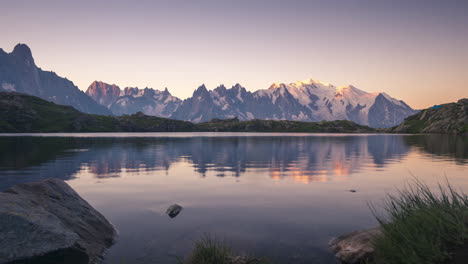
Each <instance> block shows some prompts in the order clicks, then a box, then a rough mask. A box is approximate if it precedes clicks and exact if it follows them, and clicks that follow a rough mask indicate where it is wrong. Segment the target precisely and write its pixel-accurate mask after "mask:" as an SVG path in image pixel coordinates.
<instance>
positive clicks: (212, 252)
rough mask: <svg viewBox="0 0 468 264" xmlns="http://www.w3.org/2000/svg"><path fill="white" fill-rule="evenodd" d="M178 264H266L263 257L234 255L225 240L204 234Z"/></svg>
mask: <svg viewBox="0 0 468 264" xmlns="http://www.w3.org/2000/svg"><path fill="white" fill-rule="evenodd" d="M179 263H180V264H268V263H269V262H268V261H266V260H264V259H258V258H254V257H249V256H236V254H234V252H233V250H232V249H231V247H230V246H229V245H228V243H227V242H226V241H221V240H218V239H216V238H214V237H212V236H211V235H209V234H205V235H204V236H203V237H202V238H201V239H200V240H198V241H195V243H194V248H193V250H192V252H191V254H190V256H188V257H187V258H186V259H185V260H179Z"/></svg>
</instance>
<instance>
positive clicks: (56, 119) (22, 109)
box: [0, 92, 375, 133]
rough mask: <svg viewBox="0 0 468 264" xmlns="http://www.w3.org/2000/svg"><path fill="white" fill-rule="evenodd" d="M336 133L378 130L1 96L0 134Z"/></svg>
mask: <svg viewBox="0 0 468 264" xmlns="http://www.w3.org/2000/svg"><path fill="white" fill-rule="evenodd" d="M189 131H200V132H305V133H314V132H324V133H326V132H336V133H359V132H374V131H375V130H374V129H372V128H370V127H367V126H362V125H358V124H355V123H353V122H351V121H347V120H341V121H331V122H326V121H323V122H316V123H313V122H300V121H284V120H283V121H274V120H250V121H239V120H238V119H237V118H233V119H228V120H219V119H214V120H211V121H209V122H204V123H198V124H194V123H191V122H188V121H180V120H172V119H167V118H160V117H155V116H148V115H145V114H143V113H141V112H138V113H136V114H133V115H122V116H118V117H115V116H104V115H92V114H86V113H82V112H79V111H78V110H76V109H74V108H73V107H71V106H64V105H57V104H55V103H52V102H48V101H45V100H43V99H40V98H38V97H35V96H31V95H26V94H21V93H16V92H0V133H33V132H189Z"/></svg>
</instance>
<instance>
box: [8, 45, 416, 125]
mask: <svg viewBox="0 0 468 264" xmlns="http://www.w3.org/2000/svg"><path fill="white" fill-rule="evenodd" d="M0 91H15V92H21V93H26V94H30V95H34V96H38V97H40V98H43V99H46V100H48V101H52V102H54V103H57V104H62V105H70V106H73V107H74V108H76V109H78V110H80V111H82V112H86V113H91V114H100V115H124V114H134V113H137V112H142V113H144V114H146V115H153V116H159V117H166V118H171V119H178V120H185V121H191V122H195V123H197V122H205V121H209V120H211V119H213V118H218V119H229V118H238V119H239V120H251V119H264V120H294V121H308V122H318V121H322V120H327V121H332V120H351V121H354V122H356V123H358V124H361V125H368V126H371V127H376V128H386V127H392V126H395V125H398V124H400V123H401V122H402V121H403V120H404V119H405V118H406V117H408V116H410V115H413V114H415V113H416V112H417V111H415V110H414V109H412V108H411V107H410V106H408V105H407V104H406V103H405V102H403V101H401V100H397V99H395V98H392V97H391V96H389V95H387V94H385V93H368V92H365V91H362V90H360V89H358V88H356V87H354V86H352V85H348V86H343V87H336V86H334V85H331V84H328V83H324V82H320V81H317V80H314V79H308V80H305V81H300V82H294V83H289V84H286V83H274V84H272V85H271V86H270V87H269V88H268V89H261V90H257V91H255V92H251V91H248V90H246V89H245V88H244V87H242V86H241V85H240V84H236V85H234V86H232V87H231V88H226V87H225V86H224V85H220V86H218V87H217V88H215V89H214V90H208V89H207V88H206V87H205V85H201V86H200V87H198V88H197V89H196V90H195V91H194V93H193V95H192V96H191V97H190V98H187V99H185V100H182V99H180V98H177V97H175V96H173V95H171V93H170V92H169V90H168V89H167V88H166V89H164V90H157V89H152V88H144V89H140V88H137V87H126V88H124V89H121V88H120V87H118V86H117V85H111V84H107V83H104V82H98V81H95V82H93V83H92V84H91V85H90V86H89V87H88V89H87V91H86V93H84V92H82V91H81V90H79V89H78V87H76V86H75V85H74V84H73V82H71V81H69V80H68V79H66V78H62V77H60V76H58V75H57V74H55V73H54V72H48V71H43V70H42V69H40V68H38V67H37V66H36V64H35V62H34V59H33V56H32V53H31V50H30V49H29V47H28V46H26V45H25V44H18V45H16V46H15V48H14V49H13V51H12V52H11V53H6V52H4V51H3V50H2V49H0Z"/></svg>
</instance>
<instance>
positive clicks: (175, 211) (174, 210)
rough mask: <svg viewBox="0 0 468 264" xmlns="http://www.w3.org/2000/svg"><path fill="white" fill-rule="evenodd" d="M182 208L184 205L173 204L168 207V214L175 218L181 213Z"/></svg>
mask: <svg viewBox="0 0 468 264" xmlns="http://www.w3.org/2000/svg"><path fill="white" fill-rule="evenodd" d="M182 209H183V208H182V206H180V205H178V204H173V205H171V206H169V208H167V210H166V214H167V215H169V217H170V218H174V217H176V216H177V215H178V214H179V213H180V211H182Z"/></svg>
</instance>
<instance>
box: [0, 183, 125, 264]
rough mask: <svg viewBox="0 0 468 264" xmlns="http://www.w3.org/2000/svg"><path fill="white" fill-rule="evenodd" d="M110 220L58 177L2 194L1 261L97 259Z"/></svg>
mask: <svg viewBox="0 0 468 264" xmlns="http://www.w3.org/2000/svg"><path fill="white" fill-rule="evenodd" d="M116 234H117V232H116V230H115V229H114V227H113V226H112V224H111V223H110V222H109V221H107V220H106V218H104V216H103V215H101V214H100V213H99V212H98V211H96V210H95V209H94V208H93V207H92V206H91V205H90V204H89V203H87V202H86V201H85V200H83V199H82V198H81V197H80V196H79V195H78V194H77V193H76V192H75V191H74V190H73V189H72V188H71V187H70V186H69V185H68V184H66V183H65V182H64V181H62V180H59V179H47V180H43V181H40V182H34V183H26V184H19V185H15V186H13V187H12V188H10V189H8V190H6V191H5V192H0V238H1V239H0V263H10V262H14V263H76V264H88V263H97V262H99V261H100V260H101V255H102V253H103V252H104V250H105V249H106V248H107V247H109V246H111V245H112V244H113V242H114V239H115V237H116Z"/></svg>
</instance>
